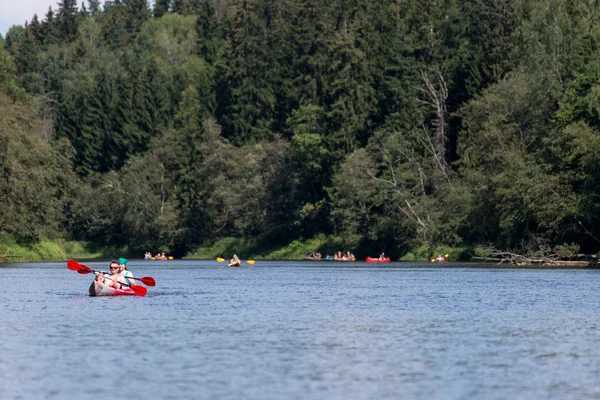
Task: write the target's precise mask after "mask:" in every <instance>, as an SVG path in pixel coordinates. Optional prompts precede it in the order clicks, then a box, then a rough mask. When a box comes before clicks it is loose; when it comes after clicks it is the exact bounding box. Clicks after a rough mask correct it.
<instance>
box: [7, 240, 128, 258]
mask: <svg viewBox="0 0 600 400" xmlns="http://www.w3.org/2000/svg"><path fill="white" fill-rule="evenodd" d="M127 255H128V252H127V247H121V248H117V247H98V246H95V245H94V244H91V243H86V242H76V241H69V240H60V239H54V240H49V239H42V240H40V241H39V242H38V243H35V244H32V245H29V246H23V245H20V244H18V243H17V241H16V240H14V239H13V238H12V237H10V236H8V235H1V236H0V262H37V261H64V260H67V259H78V260H82V259H97V258H100V259H109V258H115V257H122V256H127Z"/></svg>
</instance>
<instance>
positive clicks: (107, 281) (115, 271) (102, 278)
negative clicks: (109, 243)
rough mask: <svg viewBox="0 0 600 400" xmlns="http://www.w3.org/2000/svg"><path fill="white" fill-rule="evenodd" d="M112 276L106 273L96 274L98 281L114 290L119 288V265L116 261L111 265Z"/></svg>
mask: <svg viewBox="0 0 600 400" xmlns="http://www.w3.org/2000/svg"><path fill="white" fill-rule="evenodd" d="M109 269H110V274H107V273H106V272H104V273H101V272H95V274H96V280H97V281H98V282H100V283H102V284H104V285H106V286H110V287H113V288H119V287H120V286H121V285H120V284H119V276H120V275H119V263H118V262H117V261H116V260H112V261H111V262H110V265H109Z"/></svg>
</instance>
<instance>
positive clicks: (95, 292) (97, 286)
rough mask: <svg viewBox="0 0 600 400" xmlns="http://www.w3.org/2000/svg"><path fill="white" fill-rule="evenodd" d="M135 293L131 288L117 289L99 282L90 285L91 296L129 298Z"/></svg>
mask: <svg viewBox="0 0 600 400" xmlns="http://www.w3.org/2000/svg"><path fill="white" fill-rule="evenodd" d="M133 294H135V292H134V291H133V290H131V289H129V288H126V289H115V288H112V287H110V286H107V285H105V284H103V283H100V282H98V281H94V282H92V284H91V285H90V296H128V295H133Z"/></svg>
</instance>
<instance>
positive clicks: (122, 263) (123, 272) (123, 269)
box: [119, 257, 135, 286]
mask: <svg viewBox="0 0 600 400" xmlns="http://www.w3.org/2000/svg"><path fill="white" fill-rule="evenodd" d="M127 261H128V260H127V259H126V258H123V257H121V258H119V276H120V277H121V279H119V281H120V283H124V284H125V285H126V286H134V285H135V281H134V280H133V279H127V278H128V277H129V278H133V274H132V273H131V271H127Z"/></svg>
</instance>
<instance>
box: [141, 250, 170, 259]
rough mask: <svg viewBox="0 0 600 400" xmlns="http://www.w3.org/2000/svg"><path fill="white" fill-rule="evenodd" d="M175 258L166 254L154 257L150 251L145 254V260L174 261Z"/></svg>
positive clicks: (158, 254)
mask: <svg viewBox="0 0 600 400" xmlns="http://www.w3.org/2000/svg"><path fill="white" fill-rule="evenodd" d="M172 259H173V257H171V256H169V257H167V256H166V255H165V253H156V255H155V256H153V255H152V253H150V252H149V251H147V252H146V253H145V254H144V260H172Z"/></svg>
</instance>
